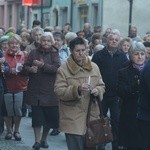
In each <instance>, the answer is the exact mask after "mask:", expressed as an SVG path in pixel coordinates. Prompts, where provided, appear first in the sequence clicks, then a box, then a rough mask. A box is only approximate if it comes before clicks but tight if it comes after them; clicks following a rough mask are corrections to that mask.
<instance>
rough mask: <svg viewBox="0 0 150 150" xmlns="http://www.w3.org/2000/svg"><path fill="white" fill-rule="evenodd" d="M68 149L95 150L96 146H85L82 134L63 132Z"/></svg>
mask: <svg viewBox="0 0 150 150" xmlns="http://www.w3.org/2000/svg"><path fill="white" fill-rule="evenodd" d="M65 136H66V141H67V147H68V150H96V147H91V148H88V147H86V146H85V137H84V136H82V135H75V134H67V133H66V134H65Z"/></svg>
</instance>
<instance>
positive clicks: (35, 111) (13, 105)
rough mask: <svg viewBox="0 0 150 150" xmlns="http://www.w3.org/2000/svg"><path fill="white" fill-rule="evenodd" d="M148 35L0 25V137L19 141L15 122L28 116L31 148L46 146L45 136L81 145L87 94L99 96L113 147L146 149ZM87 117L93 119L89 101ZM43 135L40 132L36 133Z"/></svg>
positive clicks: (149, 125) (77, 148) (149, 144)
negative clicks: (59, 137) (106, 117)
mask: <svg viewBox="0 0 150 150" xmlns="http://www.w3.org/2000/svg"><path fill="white" fill-rule="evenodd" d="M149 57H150V33H149V32H147V33H146V34H145V36H144V37H143V38H141V37H140V36H138V35H137V28H136V27H131V30H130V34H129V36H128V37H122V36H121V33H120V31H119V30H118V29H111V28H107V29H106V31H105V33H104V34H102V28H101V27H100V26H95V27H94V29H93V32H92V31H91V26H90V23H85V24H84V26H83V30H81V31H78V32H73V31H72V29H71V25H70V24H69V23H66V24H65V25H64V27H63V28H61V27H60V26H56V27H52V26H47V27H45V28H44V29H43V28H41V23H40V21H38V20H35V21H33V26H32V29H31V30H29V29H27V28H26V26H25V25H24V24H22V25H21V27H20V29H19V30H17V31H16V29H15V28H13V27H10V28H9V29H8V30H7V31H5V29H4V28H2V27H0V66H1V67H0V70H1V72H0V134H2V133H3V131H4V128H5V127H6V130H7V133H6V135H5V140H11V139H12V138H13V137H14V139H15V140H17V141H20V140H21V139H22V137H21V133H20V131H19V127H20V122H21V118H22V117H24V116H27V115H29V116H30V117H32V127H33V131H34V137H35V143H34V144H33V146H32V147H33V149H35V150H39V149H40V148H48V147H49V144H48V142H49V141H47V136H48V134H49V130H50V129H53V130H52V132H51V133H50V134H51V135H53V136H55V135H58V134H59V133H60V132H64V133H65V137H66V143H67V147H68V150H105V146H106V145H105V144H101V145H97V146H96V147H86V144H85V134H86V117H87V112H88V107H89V106H88V105H89V102H90V97H91V96H90V95H93V96H95V97H96V96H99V97H100V99H101V101H102V109H103V113H104V115H105V116H108V115H109V117H110V118H111V129H112V134H113V141H112V150H120V149H122V150H150V141H149V139H150V132H149V131H150V109H149V107H150V102H149V100H150V81H149V75H150V69H149V68H150V66H149V64H150V61H149ZM91 105H92V107H91V114H90V115H91V117H90V119H91V120H95V119H97V118H99V113H100V112H99V109H98V105H97V103H96V102H94V101H93V102H92V103H91ZM41 130H42V134H41Z"/></svg>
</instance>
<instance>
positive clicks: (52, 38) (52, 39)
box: [40, 32, 55, 44]
mask: <svg viewBox="0 0 150 150" xmlns="http://www.w3.org/2000/svg"><path fill="white" fill-rule="evenodd" d="M47 36H48V37H50V38H51V42H52V44H54V43H55V40H54V37H53V34H52V33H51V32H44V33H43V34H42V35H41V37H40V41H41V40H42V38H43V37H47Z"/></svg>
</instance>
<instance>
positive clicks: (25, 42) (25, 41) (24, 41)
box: [21, 39, 29, 46]
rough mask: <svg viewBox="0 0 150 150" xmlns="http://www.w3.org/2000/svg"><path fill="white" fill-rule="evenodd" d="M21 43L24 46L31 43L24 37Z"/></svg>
mask: <svg viewBox="0 0 150 150" xmlns="http://www.w3.org/2000/svg"><path fill="white" fill-rule="evenodd" d="M21 45H22V46H27V45H29V41H28V40H27V39H22V43H21Z"/></svg>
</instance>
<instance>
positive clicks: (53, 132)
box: [50, 129, 60, 136]
mask: <svg viewBox="0 0 150 150" xmlns="http://www.w3.org/2000/svg"><path fill="white" fill-rule="evenodd" d="M59 133H60V131H59V130H58V129H53V131H52V132H51V133H50V135H52V136H55V135H58V134H59Z"/></svg>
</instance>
